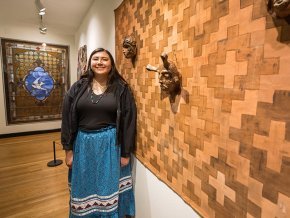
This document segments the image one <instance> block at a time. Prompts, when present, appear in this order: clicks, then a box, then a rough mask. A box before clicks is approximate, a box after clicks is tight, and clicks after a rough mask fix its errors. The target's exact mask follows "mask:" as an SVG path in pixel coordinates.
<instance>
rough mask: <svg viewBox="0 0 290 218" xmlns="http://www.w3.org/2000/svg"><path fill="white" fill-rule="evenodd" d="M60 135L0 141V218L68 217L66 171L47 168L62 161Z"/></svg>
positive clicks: (65, 169) (65, 168)
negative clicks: (54, 159) (50, 162)
mask: <svg viewBox="0 0 290 218" xmlns="http://www.w3.org/2000/svg"><path fill="white" fill-rule="evenodd" d="M59 139H60V134H59V133H47V134H37V135H29V136H19V137H10V138H3V139H0V214H1V217H2V218H8V217H9V218H12V217H13V218H16V217H19V218H20V217H21V218H41V217H42V218H44V217H45V218H64V217H68V202H69V191H68V187H67V167H66V165H65V164H62V165H60V166H57V167H47V163H48V162H49V161H51V160H53V147H52V143H53V141H54V140H55V141H56V142H57V143H56V156H57V159H61V160H64V152H63V151H62V147H61V145H60V144H59Z"/></svg>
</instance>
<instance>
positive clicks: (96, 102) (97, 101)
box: [91, 89, 107, 104]
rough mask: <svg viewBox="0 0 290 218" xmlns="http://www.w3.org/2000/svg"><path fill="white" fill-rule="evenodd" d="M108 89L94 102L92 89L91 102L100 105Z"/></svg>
mask: <svg viewBox="0 0 290 218" xmlns="http://www.w3.org/2000/svg"><path fill="white" fill-rule="evenodd" d="M106 91H107V89H105V91H104V92H103V93H102V94H100V95H99V98H98V99H97V100H96V101H95V102H94V90H93V89H91V101H92V103H93V104H98V103H99V101H100V100H101V99H102V98H103V96H104V94H105V93H106Z"/></svg>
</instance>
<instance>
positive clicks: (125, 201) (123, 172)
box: [61, 48, 137, 218]
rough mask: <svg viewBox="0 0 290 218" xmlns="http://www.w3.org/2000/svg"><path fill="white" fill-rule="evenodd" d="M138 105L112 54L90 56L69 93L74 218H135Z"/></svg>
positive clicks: (66, 127) (66, 120)
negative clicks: (133, 168)
mask: <svg viewBox="0 0 290 218" xmlns="http://www.w3.org/2000/svg"><path fill="white" fill-rule="evenodd" d="M136 116H137V115H136V105H135V101H134V98H133V95H132V93H131V91H130V89H129V86H128V84H127V83H126V82H125V80H124V79H123V78H122V77H121V75H120V74H119V72H118V70H117V69H116V66H115V62H114V59H113V57H112V55H111V53H110V52H109V51H107V50H105V49H103V48H98V49H96V50H94V51H93V52H92V54H91V55H90V57H89V61H88V70H87V71H86V73H85V74H84V75H83V76H82V78H81V79H80V80H79V81H77V82H76V83H74V84H73V85H72V87H71V88H70V90H69V91H68V92H67V94H66V96H65V99H64V103H63V113H62V127H61V141H62V145H63V148H64V150H65V151H66V160H65V161H66V164H67V166H68V167H69V183H70V187H71V199H70V217H71V218H72V217H90V218H91V217H100V218H102V217H106V218H109V217H110V218H123V217H124V216H127V215H128V216H134V213H135V205H134V196H133V190H132V177H131V165H130V155H131V152H132V151H133V149H134V147H135V135H136Z"/></svg>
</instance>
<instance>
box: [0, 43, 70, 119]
mask: <svg viewBox="0 0 290 218" xmlns="http://www.w3.org/2000/svg"><path fill="white" fill-rule="evenodd" d="M1 45H2V60H3V74H4V77H3V78H4V89H5V107H6V118H7V119H6V120H7V124H16V123H26V122H39V121H46V120H57V119H60V118H61V112H62V101H63V97H64V95H65V92H66V90H67V88H68V87H69V64H68V63H69V48H68V46H62V45H50V44H47V45H43V44H42V43H38V42H27V41H20V40H13V39H4V38H2V39H1Z"/></svg>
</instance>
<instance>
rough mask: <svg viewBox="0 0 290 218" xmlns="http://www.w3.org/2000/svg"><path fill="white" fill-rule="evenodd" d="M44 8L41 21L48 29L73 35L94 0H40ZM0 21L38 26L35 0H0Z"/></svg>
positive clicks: (38, 19) (38, 18)
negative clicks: (44, 11)
mask: <svg viewBox="0 0 290 218" xmlns="http://www.w3.org/2000/svg"><path fill="white" fill-rule="evenodd" d="M40 1H41V3H42V4H43V5H44V6H45V8H46V14H45V15H44V16H43V21H44V23H45V25H46V26H47V29H48V31H49V30H53V31H57V32H62V33H63V34H71V35H73V34H74V33H75V32H76V31H77V29H78V27H79V26H80V24H81V21H82V20H83V18H84V17H85V15H86V13H87V12H88V10H89V9H90V6H91V5H92V3H93V1H94V0H40ZM0 21H1V23H2V22H7V23H18V24H19V25H21V24H23V25H35V26H39V23H40V16H39V15H38V12H37V9H36V5H35V0H0Z"/></svg>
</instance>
